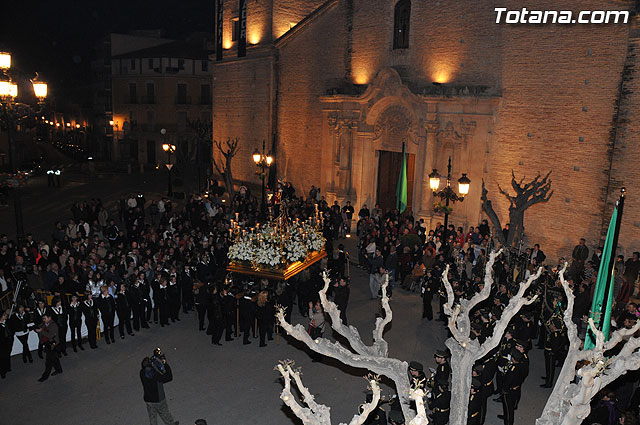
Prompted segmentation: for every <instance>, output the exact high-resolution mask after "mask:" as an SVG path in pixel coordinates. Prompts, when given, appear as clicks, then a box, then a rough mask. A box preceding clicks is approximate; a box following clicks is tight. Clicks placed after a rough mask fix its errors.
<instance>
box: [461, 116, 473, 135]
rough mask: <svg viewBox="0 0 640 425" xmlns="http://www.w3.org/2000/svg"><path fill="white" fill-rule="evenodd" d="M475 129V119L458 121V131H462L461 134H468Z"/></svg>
mask: <svg viewBox="0 0 640 425" xmlns="http://www.w3.org/2000/svg"><path fill="white" fill-rule="evenodd" d="M475 130H476V122H475V121H464V120H461V121H460V131H462V134H463V135H466V136H470V135H472V134H473V132H474V131H475Z"/></svg>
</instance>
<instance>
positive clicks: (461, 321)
mask: <svg viewBox="0 0 640 425" xmlns="http://www.w3.org/2000/svg"><path fill="white" fill-rule="evenodd" d="M501 252H502V250H500V251H498V252H495V251H494V252H492V253H491V254H490V256H489V261H487V264H486V266H485V277H484V288H482V290H481V291H480V292H478V293H476V294H475V295H474V296H473V297H472V298H471V299H470V300H467V299H461V300H459V304H457V303H456V300H455V296H454V293H453V288H452V287H451V284H450V283H449V277H448V274H449V266H448V265H447V267H446V268H445V271H444V273H443V274H442V281H443V283H444V287H445V289H446V290H447V303H446V304H445V305H444V311H445V313H446V314H447V316H449V323H448V326H449V330H450V331H451V334H452V337H450V338H449V339H447V341H446V342H445V344H446V346H447V347H448V348H449V350H450V351H451V406H452V408H451V411H450V414H449V424H450V425H465V424H466V423H467V413H468V406H469V395H470V393H471V376H472V371H473V365H474V364H475V362H476V361H477V360H479V359H481V358H483V357H484V356H485V355H487V354H488V353H489V352H490V351H491V350H493V349H494V348H495V347H497V346H498V344H499V343H500V340H501V339H502V335H503V334H504V331H505V330H506V329H507V326H508V325H509V322H510V321H511V319H512V318H513V317H514V316H515V315H516V314H517V313H518V312H519V311H520V309H521V308H522V307H523V306H525V305H529V304H531V303H533V302H534V301H535V300H536V296H533V297H532V298H526V297H525V292H526V291H527V289H528V288H529V286H531V284H532V283H533V281H535V280H536V279H538V278H539V277H540V275H541V273H542V268H541V267H540V268H538V271H537V272H536V273H535V274H534V275H531V276H530V277H529V279H527V281H526V282H522V283H521V284H520V289H519V290H518V293H517V294H516V295H515V296H514V297H512V298H511V299H510V300H509V304H508V305H507V306H506V307H505V309H504V311H503V313H502V315H501V316H500V319H499V320H498V321H497V322H496V324H495V326H494V328H493V334H492V335H491V336H490V337H489V338H487V340H486V341H485V342H484V343H483V344H482V345H481V344H480V343H479V342H478V341H477V340H472V339H471V338H470V332H471V318H470V314H471V312H472V310H473V309H474V307H475V306H477V305H478V304H479V303H481V302H482V301H484V300H486V299H487V298H488V297H489V295H490V293H491V285H492V284H493V264H494V263H495V261H496V257H497V256H498V255H499V254H500V253H501Z"/></svg>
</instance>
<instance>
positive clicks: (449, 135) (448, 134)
mask: <svg viewBox="0 0 640 425" xmlns="http://www.w3.org/2000/svg"><path fill="white" fill-rule="evenodd" d="M436 139H438V141H439V142H443V143H460V142H461V141H462V136H461V135H460V134H458V132H457V131H456V130H455V129H454V128H453V123H452V122H451V121H447V123H446V124H445V125H444V128H442V129H441V130H440V131H438V132H437V133H436Z"/></svg>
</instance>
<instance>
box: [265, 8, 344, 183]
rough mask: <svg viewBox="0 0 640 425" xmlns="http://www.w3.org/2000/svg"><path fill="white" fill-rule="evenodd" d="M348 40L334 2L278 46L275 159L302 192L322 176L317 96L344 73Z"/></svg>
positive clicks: (320, 114) (285, 176)
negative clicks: (345, 50)
mask: <svg viewBox="0 0 640 425" xmlns="http://www.w3.org/2000/svg"><path fill="white" fill-rule="evenodd" d="M344 39H345V19H344V17H343V9H342V8H341V7H334V8H332V9H331V10H329V11H327V12H325V13H324V14H323V15H322V16H320V17H319V18H318V19H317V20H316V21H314V23H313V25H311V26H309V27H307V28H306V29H304V30H303V31H301V32H300V33H298V34H297V35H295V36H294V37H293V38H292V39H291V40H290V41H288V42H287V43H286V44H284V45H283V46H282V47H281V48H280V52H279V54H280V60H279V65H278V66H279V69H280V84H279V87H278V96H279V101H278V137H279V143H278V155H277V157H276V160H277V161H279V165H278V174H279V176H280V177H284V178H286V179H287V180H289V181H291V182H292V183H293V184H294V185H295V187H296V189H297V190H298V193H300V191H302V192H303V193H308V191H309V189H310V187H311V185H312V184H314V185H318V183H319V181H320V173H321V167H322V166H323V164H322V161H321V148H322V147H321V140H322V139H321V137H322V136H321V135H322V126H323V124H324V125H326V123H324V122H323V120H322V108H321V105H320V103H319V102H318V97H319V96H322V95H325V94H326V90H327V89H328V88H329V87H330V86H331V81H335V80H337V79H341V78H343V77H344V61H343V58H344V55H343V51H344ZM325 166H326V164H325ZM321 189H322V188H321Z"/></svg>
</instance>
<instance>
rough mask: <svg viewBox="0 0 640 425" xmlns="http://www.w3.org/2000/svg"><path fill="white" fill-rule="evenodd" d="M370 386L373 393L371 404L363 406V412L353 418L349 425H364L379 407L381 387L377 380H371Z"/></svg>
mask: <svg viewBox="0 0 640 425" xmlns="http://www.w3.org/2000/svg"><path fill="white" fill-rule="evenodd" d="M369 386H370V387H371V391H372V392H373V398H372V399H371V401H370V402H369V403H365V404H363V405H362V407H363V408H362V412H360V414H358V415H354V416H353V418H351V421H349V425H362V424H363V423H364V421H366V420H367V418H368V417H369V415H370V414H371V412H373V411H374V409H375V408H376V407H377V406H378V402H380V385H379V384H378V381H377V380H375V379H371V380H370V381H369Z"/></svg>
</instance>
